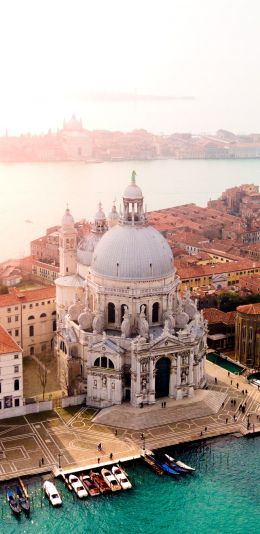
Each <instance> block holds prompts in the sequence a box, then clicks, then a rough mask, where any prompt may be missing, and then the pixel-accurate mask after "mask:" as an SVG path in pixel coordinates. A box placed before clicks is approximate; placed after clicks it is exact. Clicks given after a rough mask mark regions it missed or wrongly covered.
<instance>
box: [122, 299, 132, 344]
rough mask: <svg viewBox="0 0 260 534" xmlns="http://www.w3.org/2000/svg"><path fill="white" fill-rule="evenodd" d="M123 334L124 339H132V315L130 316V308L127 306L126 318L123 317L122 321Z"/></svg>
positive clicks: (125, 310) (125, 309)
mask: <svg viewBox="0 0 260 534" xmlns="http://www.w3.org/2000/svg"><path fill="white" fill-rule="evenodd" d="M121 332H122V337H123V338H127V337H130V334H131V323H130V315H129V311H128V307H127V306H124V317H123V321H122V324H121Z"/></svg>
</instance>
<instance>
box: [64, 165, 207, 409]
mask: <svg viewBox="0 0 260 534" xmlns="http://www.w3.org/2000/svg"><path fill="white" fill-rule="evenodd" d="M112 214H113V218H112V217H111V215H112ZM111 218H112V219H113V224H111V225H110V228H109V229H107V225H106V222H105V216H104V214H103V212H102V210H101V208H100V209H99V212H98V214H97V216H96V218H95V221H96V223H98V224H97V228H99V230H98V232H99V233H98V239H97V235H96V236H95V231H94V233H93V232H92V233H91V234H90V235H89V236H88V238H86V239H85V241H84V243H80V244H79V246H78V250H77V251H76V250H75V247H74V220H73V218H72V216H71V215H70V213H69V210H66V213H65V216H64V217H63V219H62V227H61V232H60V266H61V270H60V275H61V276H60V277H59V278H57V279H56V281H55V284H56V288H57V292H56V301H57V320H58V330H57V338H56V342H57V343H56V349H57V353H58V361H59V374H60V379H61V382H63V384H62V385H63V387H64V389H65V390H66V389H69V388H70V386H71V387H73V388H74V391H75V390H76V391H77V390H79V391H86V396H87V403H88V404H89V405H93V406H98V407H105V406H110V405H112V404H120V403H122V402H123V401H124V400H128V401H130V402H131V404H132V405H133V406H142V405H143V404H153V403H154V402H155V400H156V398H159V397H170V398H175V399H181V398H184V397H191V396H192V395H193V393H194V390H195V389H198V388H201V387H204V386H205V383H206V379H205V355H206V334H207V325H206V322H205V321H204V319H203V315H202V314H201V313H199V312H198V310H197V307H196V305H195V304H194V303H193V302H192V300H191V299H190V295H189V292H188V291H187V292H186V294H185V297H184V299H181V298H180V295H179V292H178V286H179V283H180V281H179V278H178V277H177V276H176V270H175V268H174V264H173V257H172V252H171V249H170V247H169V245H168V243H167V241H166V240H165V239H164V237H163V236H162V235H161V234H160V233H159V232H158V231H157V230H155V229H154V228H153V227H152V226H149V224H148V221H147V216H146V213H145V211H144V204H143V194H142V191H141V189H140V188H139V187H138V185H137V184H136V183H135V173H134V172H133V174H132V181H131V183H130V184H129V185H128V187H127V188H126V190H125V192H124V195H123V210H122V212H121V213H120V216H119V217H118V215H117V214H116V211H115V209H113V210H112V212H111V214H110V219H111ZM96 232H97V229H96ZM64 236H66V238H65V239H64ZM67 244H68V246H69V249H70V253H68V250H67V251H66V245H67ZM73 254H74V259H75V262H74V260H73Z"/></svg>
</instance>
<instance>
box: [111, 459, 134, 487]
mask: <svg viewBox="0 0 260 534" xmlns="http://www.w3.org/2000/svg"><path fill="white" fill-rule="evenodd" d="M111 471H112V474H113V475H114V477H115V478H116V480H117V482H119V484H120V486H121V487H122V488H123V489H124V490H126V489H131V487H132V484H131V482H130V481H129V480H128V477H127V474H126V472H125V471H124V470H123V469H122V467H121V466H120V465H113V467H112V470H111Z"/></svg>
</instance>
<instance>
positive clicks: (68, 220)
mask: <svg viewBox="0 0 260 534" xmlns="http://www.w3.org/2000/svg"><path fill="white" fill-rule="evenodd" d="M61 224H62V226H73V225H74V219H73V217H72V215H71V213H70V210H69V208H67V209H66V211H65V213H64V215H63V217H62V219H61Z"/></svg>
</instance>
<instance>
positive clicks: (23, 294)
mask: <svg viewBox="0 0 260 534" xmlns="http://www.w3.org/2000/svg"><path fill="white" fill-rule="evenodd" d="M55 292H56V288H55V287H54V286H47V287H42V288H37V289H28V290H27V291H19V289H16V288H12V289H11V290H10V293H8V294H7V295H0V307H1V306H11V305H13V304H17V303H19V302H32V301H35V300H45V299H49V298H55V294H56V293H55Z"/></svg>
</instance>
